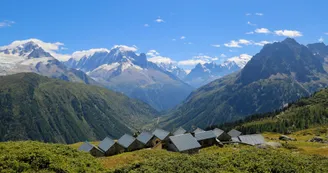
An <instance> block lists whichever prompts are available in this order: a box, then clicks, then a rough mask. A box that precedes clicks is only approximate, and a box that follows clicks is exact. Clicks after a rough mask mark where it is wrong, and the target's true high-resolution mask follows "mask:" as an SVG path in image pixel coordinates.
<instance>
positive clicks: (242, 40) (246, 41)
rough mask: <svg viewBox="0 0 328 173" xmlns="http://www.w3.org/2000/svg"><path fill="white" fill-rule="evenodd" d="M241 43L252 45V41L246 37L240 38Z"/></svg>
mask: <svg viewBox="0 0 328 173" xmlns="http://www.w3.org/2000/svg"><path fill="white" fill-rule="evenodd" d="M239 44H244V45H250V44H252V42H251V41H248V40H245V39H240V40H239Z"/></svg>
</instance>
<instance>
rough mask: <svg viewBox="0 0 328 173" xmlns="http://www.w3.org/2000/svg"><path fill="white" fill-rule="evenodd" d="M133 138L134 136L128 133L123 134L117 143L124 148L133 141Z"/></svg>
mask: <svg viewBox="0 0 328 173" xmlns="http://www.w3.org/2000/svg"><path fill="white" fill-rule="evenodd" d="M134 140H136V138H134V137H132V136H131V135H129V134H125V135H123V136H122V137H121V138H120V139H119V140H118V141H117V143H119V144H120V145H122V146H123V147H124V148H128V147H129V146H130V145H131V144H132V143H133V142H134Z"/></svg>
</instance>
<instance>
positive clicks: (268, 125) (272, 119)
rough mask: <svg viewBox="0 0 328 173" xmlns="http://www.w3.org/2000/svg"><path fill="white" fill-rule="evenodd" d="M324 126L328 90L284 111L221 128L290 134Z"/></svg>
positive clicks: (259, 115) (300, 101)
mask: <svg viewBox="0 0 328 173" xmlns="http://www.w3.org/2000/svg"><path fill="white" fill-rule="evenodd" d="M322 124H328V89H323V90H321V91H319V92H317V93H315V94H313V95H312V96H311V97H309V98H302V99H300V100H299V101H297V102H295V103H292V104H290V105H289V106H288V107H285V108H284V109H282V110H279V111H275V112H271V113H265V114H257V115H253V116H250V117H248V118H246V119H244V120H241V121H237V122H235V123H228V124H223V125H221V128H224V129H230V128H234V127H236V128H237V129H239V130H241V131H242V132H244V133H260V132H265V131H266V132H279V133H290V132H294V131H297V130H302V129H307V128H310V127H315V126H317V125H322Z"/></svg>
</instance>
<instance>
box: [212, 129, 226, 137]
mask: <svg viewBox="0 0 328 173" xmlns="http://www.w3.org/2000/svg"><path fill="white" fill-rule="evenodd" d="M212 131H213V133H214V134H215V136H216V137H219V136H220V135H221V134H222V133H224V131H223V130H221V129H218V128H215V129H213V130H212Z"/></svg>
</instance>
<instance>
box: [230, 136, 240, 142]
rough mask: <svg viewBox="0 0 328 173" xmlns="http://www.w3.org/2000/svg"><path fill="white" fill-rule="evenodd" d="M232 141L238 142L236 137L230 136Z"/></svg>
mask: <svg viewBox="0 0 328 173" xmlns="http://www.w3.org/2000/svg"><path fill="white" fill-rule="evenodd" d="M231 141H232V142H240V140H239V138H238V137H231Z"/></svg>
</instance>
